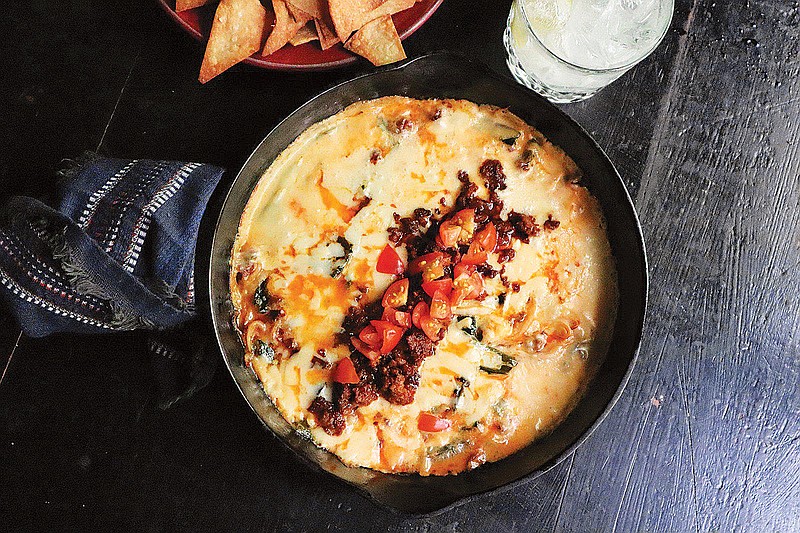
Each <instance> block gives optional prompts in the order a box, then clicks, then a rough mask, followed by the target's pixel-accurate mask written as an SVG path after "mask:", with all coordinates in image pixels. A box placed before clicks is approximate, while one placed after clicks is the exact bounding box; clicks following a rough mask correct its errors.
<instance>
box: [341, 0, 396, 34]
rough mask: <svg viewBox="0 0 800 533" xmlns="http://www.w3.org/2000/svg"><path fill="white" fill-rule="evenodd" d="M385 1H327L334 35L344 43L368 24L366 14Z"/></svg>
mask: <svg viewBox="0 0 800 533" xmlns="http://www.w3.org/2000/svg"><path fill="white" fill-rule="evenodd" d="M385 1H386V0H328V9H329V11H330V14H331V20H332V21H333V27H334V29H335V30H336V35H337V36H338V37H339V39H340V40H341V41H342V42H345V41H346V40H347V38H348V37H349V36H350V34H351V33H353V32H354V31H356V30H357V29H359V28H360V27H361V26H363V25H364V24H365V23H366V22H369V19H368V18H366V17H368V13H369V12H370V11H374V10H375V9H377V8H379V7H380V6H381V4H383V3H384V2H385Z"/></svg>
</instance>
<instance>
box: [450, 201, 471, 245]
mask: <svg viewBox="0 0 800 533" xmlns="http://www.w3.org/2000/svg"><path fill="white" fill-rule="evenodd" d="M447 222H449V223H450V225H454V226H457V227H458V228H459V229H460V230H461V231H460V233H459V234H458V236H457V237H456V240H457V242H458V244H467V243H468V242H469V241H471V240H472V236H473V234H474V233H475V210H474V209H462V210H461V211H459V212H458V213H456V214H455V215H453V216H452V218H450V219H449V220H448V221H447Z"/></svg>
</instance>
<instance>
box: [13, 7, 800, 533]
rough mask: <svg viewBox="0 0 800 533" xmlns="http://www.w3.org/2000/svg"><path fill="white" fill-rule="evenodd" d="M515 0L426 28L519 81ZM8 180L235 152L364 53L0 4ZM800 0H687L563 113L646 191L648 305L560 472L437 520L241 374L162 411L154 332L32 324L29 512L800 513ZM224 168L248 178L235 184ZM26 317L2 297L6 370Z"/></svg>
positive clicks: (201, 520)
mask: <svg viewBox="0 0 800 533" xmlns="http://www.w3.org/2000/svg"><path fill="white" fill-rule="evenodd" d="M509 4H510V2H509V1H508V0H504V1H501V2H497V1H490V0H469V1H468V0H463V1H458V0H447V1H446V2H445V3H444V5H443V6H442V8H441V9H440V11H439V12H437V14H435V15H434V17H433V18H432V19H431V20H430V21H429V23H428V24H426V25H425V26H424V27H423V28H422V29H421V30H420V31H419V32H418V33H417V34H415V35H414V36H413V37H411V38H410V39H409V40H408V41H407V42H406V49H407V52H408V55H409V57H415V56H418V55H422V54H424V53H425V52H428V51H432V50H437V49H449V50H455V51H458V52H461V53H463V54H465V55H468V56H470V57H474V58H477V59H480V60H482V61H484V62H485V63H487V64H489V65H490V66H491V67H493V68H495V69H496V70H498V71H500V72H503V73H507V69H506V68H505V63H504V62H505V59H504V53H503V49H502V42H501V34H502V30H503V28H504V26H505V20H506V16H507V14H508V7H509ZM0 50H2V52H3V53H2V57H3V59H2V61H3V62H4V63H5V68H3V75H2V76H0V117H2V120H0V185H1V187H0V198H4V197H6V196H8V195H10V194H31V195H36V196H43V197H47V195H48V193H49V192H51V191H52V190H53V179H54V171H55V169H57V168H58V166H59V164H60V162H61V161H62V160H63V159H64V158H70V157H74V156H76V155H79V154H80V153H81V152H82V151H84V150H99V151H100V152H101V153H104V154H109V155H114V156H120V157H149V158H164V159H173V158H174V159H187V160H199V161H207V162H212V163H217V164H221V165H224V166H226V167H227V168H229V169H236V168H238V166H240V165H241V163H242V162H243V161H244V159H245V157H246V156H247V155H248V154H249V153H250V150H251V149H252V147H253V146H254V145H255V144H256V143H257V142H258V141H259V140H260V139H261V138H262V137H263V136H264V135H265V134H266V133H267V132H268V131H269V130H270V129H271V128H272V127H273V126H274V125H275V124H276V123H277V122H278V121H280V120H281V119H282V118H283V117H284V116H285V115H286V114H288V113H289V112H291V111H292V110H293V109H294V108H295V107H297V106H299V105H300V104H302V103H303V102H305V101H306V100H307V99H308V98H309V97H311V96H312V95H314V94H315V93H317V92H319V91H320V90H322V89H323V88H325V87H327V86H329V85H331V84H333V83H335V82H337V81H340V80H343V79H347V78H349V77H352V76H354V75H356V74H357V73H360V72H363V71H367V70H368V67H367V66H365V65H363V64H359V65H357V66H355V67H352V68H349V69H347V70H342V71H337V72H329V73H321V74H303V75H298V74H283V73H275V72H265V71H259V70H256V69H253V68H234V69H233V70H232V71H230V72H228V73H226V74H225V75H223V76H221V77H220V78H218V79H216V80H214V81H213V82H212V83H209V84H208V85H207V86H200V85H199V84H198V83H197V82H196V75H197V69H198V67H199V63H200V60H201V58H202V47H201V46H199V45H198V44H197V43H195V42H194V41H192V40H191V39H189V38H188V37H186V36H185V35H184V34H183V33H181V32H180V30H178V29H177V28H175V27H173V26H172V25H171V23H170V22H169V21H168V20H167V18H166V17H165V16H164V15H163V13H161V12H160V11H159V10H158V8H157V6H156V5H155V2H148V1H143V0H139V1H137V0H119V1H117V2H102V1H100V0H82V1H78V2H73V1H66V0H56V1H53V0H50V1H45V0H34V1H32V2H24V3H23V2H12V3H10V4H7V5H5V6H4V8H3V11H2V12H0ZM798 58H800V4H798V2H797V1H793V0H731V1H730V2H720V1H716V2H715V1H711V0H678V1H677V5H676V12H675V17H674V20H673V24H672V28H671V30H670V32H669V33H668V35H667V38H666V39H665V41H664V43H662V45H661V46H660V47H659V48H658V50H657V51H656V52H655V53H654V54H653V55H652V56H651V57H650V58H648V59H647V60H645V61H644V62H643V63H642V64H640V65H639V66H637V67H636V68H635V69H634V70H632V71H631V72H629V73H628V74H626V75H625V76H623V77H622V78H621V79H620V80H619V81H617V82H616V83H614V84H613V85H612V86H610V87H609V88H607V89H606V90H604V91H602V92H601V93H599V94H598V95H597V96H595V97H593V98H591V99H590V100H588V101H585V102H583V103H579V104H571V105H565V106H563V109H564V110H565V111H566V112H567V113H569V114H570V115H572V116H573V117H574V118H576V120H578V121H579V122H580V123H581V124H582V125H584V127H586V128H587V130H588V131H590V133H592V135H593V136H595V138H596V139H597V141H598V142H599V143H600V145H601V146H603V148H604V149H605V150H606V151H607V152H608V154H609V156H610V157H611V159H612V160H613V161H614V162H615V164H616V165H617V167H618V169H619V171H620V173H621V174H622V175H623V178H624V180H625V182H626V184H627V185H628V187H629V190H630V192H631V196H632V197H633V198H634V199H635V204H636V207H637V209H638V212H639V216H640V219H641V222H642V225H643V228H644V234H645V241H646V243H647V248H648V256H649V261H650V270H651V290H650V305H649V313H648V318H647V323H646V327H645V334H644V341H643V343H642V347H641V355H640V358H639V363H638V365H637V367H636V369H635V371H634V374H633V376H632V379H631V381H630V383H629V385H628V387H627V389H626V392H625V394H624V395H623V397H622V399H621V400H620V401H619V403H618V404H617V406H616V407H615V408H614V409H613V411H612V412H611V414H610V415H609V417H608V418H607V419H606V421H605V422H604V423H603V424H602V425H601V427H600V428H599V429H598V430H597V431H596V432H595V434H594V435H592V437H591V438H590V439H589V440H588V441H587V442H586V443H585V444H584V445H583V446H582V447H581V448H579V449H578V451H577V452H576V453H575V454H574V455H573V456H572V457H570V458H568V459H567V460H566V461H564V462H563V463H561V464H560V465H558V466H557V467H555V468H554V469H552V470H551V471H550V472H548V473H546V474H545V475H543V476H542V477H540V478H538V479H536V480H534V481H531V482H529V483H526V484H523V485H522V486H520V487H517V488H515V489H514V490H512V491H506V492H504V493H502V494H499V495H496V496H491V497H484V498H481V499H479V500H477V501H476V502H473V503H471V504H469V505H464V506H461V507H457V508H455V509H453V510H451V511H448V512H445V513H443V514H441V515H438V516H434V517H430V518H423V519H417V518H413V517H408V516H402V515H395V514H393V513H390V512H387V511H384V510H382V509H379V508H377V507H375V506H374V505H373V504H371V503H370V502H368V501H366V500H365V499H363V498H362V497H361V496H359V495H357V494H355V493H354V492H353V491H352V490H350V489H349V488H347V487H346V486H344V485H342V484H340V483H338V482H336V481H335V480H333V479H330V478H328V477H326V476H323V475H320V474H317V473H313V472H311V471H309V470H307V469H306V468H304V467H302V466H301V465H299V464H298V463H297V462H295V460H294V459H292V457H291V456H290V455H289V454H288V453H287V452H285V451H284V450H283V449H282V448H281V447H280V446H279V445H278V443H277V442H276V441H275V440H274V439H273V438H272V437H270V436H269V435H267V434H265V432H264V431H263V430H262V429H261V427H260V425H259V422H258V420H257V419H256V418H255V416H253V415H252V414H251V413H250V412H249V409H248V408H247V406H246V404H245V402H244V400H243V399H242V398H241V396H240V395H239V393H238V391H237V390H236V388H235V385H234V384H233V382H232V381H231V379H230V377H229V376H228V375H227V373H226V372H224V370H223V369H221V368H220V369H219V371H218V372H217V374H216V376H215V379H214V381H213V382H212V384H211V386H209V387H208V388H207V389H205V390H203V391H202V392H201V393H199V394H197V395H196V396H195V397H194V398H192V399H191V400H189V401H187V402H185V403H184V404H182V405H179V406H177V407H175V408H173V409H170V410H167V411H161V410H158V409H157V408H156V407H155V405H154V399H153V384H152V376H151V375H150V371H149V366H148V361H147V357H146V355H145V347H144V340H143V338H142V336H141V335H137V334H126V335H114V336H105V337H77V336H57V337H53V338H48V339H41V340H31V339H25V338H23V339H22V342H21V343H20V346H19V348H18V349H17V350H16V352H15V354H14V356H13V358H12V359H11V360H10V362H8V370H7V372H6V373H5V377H4V378H3V379H2V381H0V520H2V523H3V525H4V526H5V527H8V529H10V530H47V531H53V530H107V529H111V528H113V529H118V530H137V531H138V530H147V531H160V530H164V531H173V530H182V531H183V530H186V531H198V530H236V531H264V530H267V531H325V530H332V531H491V532H495V531H664V532H672V531H781V532H784V531H798V530H800V298H798V290H799V289H800V253H799V252H800V159H799V158H798V142H800V134H799V133H798V129H799V128H800V76H799V75H798V74H800V59H798ZM227 179H230V176H229V177H228V178H227ZM17 334H18V329H16V328H15V326H14V324H13V321H12V320H10V319H9V317H8V316H7V314H5V312H3V311H1V310H0V350H2V351H0V370H2V369H3V368H4V367H5V366H6V362H7V360H8V354H9V353H10V351H11V348H12V346H13V345H14V344H15V342H16V339H17Z"/></svg>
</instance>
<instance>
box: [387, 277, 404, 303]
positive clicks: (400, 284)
mask: <svg viewBox="0 0 800 533" xmlns="http://www.w3.org/2000/svg"><path fill="white" fill-rule="evenodd" d="M407 301H408V278H403V279H401V280H397V281H395V282H394V283H392V284H391V285H389V288H388V289H386V292H384V293H383V299H382V300H381V303H382V304H383V306H384V307H400V306H403V305H406V302H407Z"/></svg>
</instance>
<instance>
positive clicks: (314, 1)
mask: <svg viewBox="0 0 800 533" xmlns="http://www.w3.org/2000/svg"><path fill="white" fill-rule="evenodd" d="M287 3H288V4H289V11H290V12H293V11H292V8H293V7H294V8H297V9H299V10H301V11H304V12H306V13H308V14H309V15H311V18H315V19H319V18H322V14H323V13H327V12H328V4H327V2H325V0H287Z"/></svg>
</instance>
